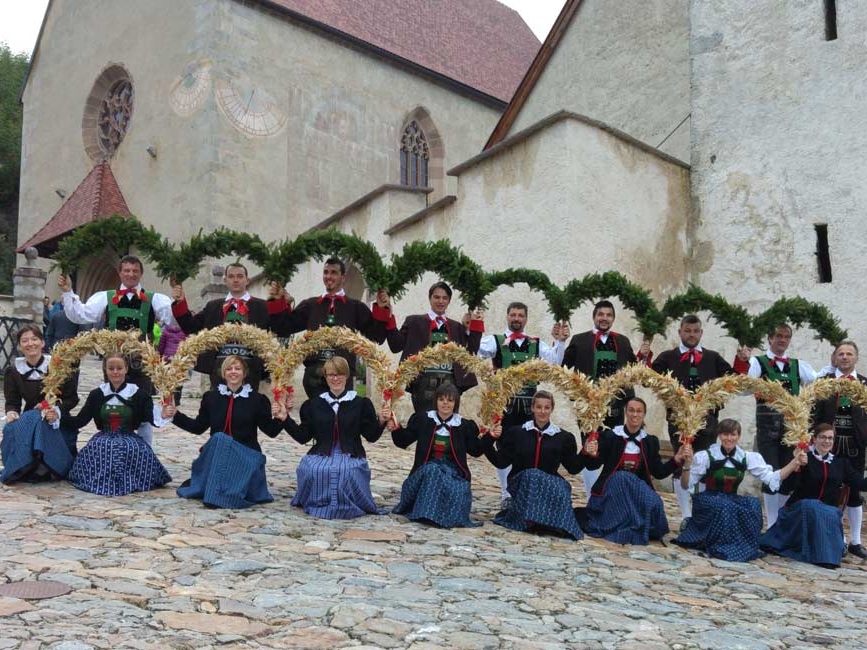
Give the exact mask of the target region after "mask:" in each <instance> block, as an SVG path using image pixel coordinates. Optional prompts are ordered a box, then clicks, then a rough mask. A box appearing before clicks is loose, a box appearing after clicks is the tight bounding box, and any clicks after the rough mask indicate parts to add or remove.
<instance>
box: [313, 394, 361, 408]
mask: <svg viewBox="0 0 867 650" xmlns="http://www.w3.org/2000/svg"><path fill="white" fill-rule="evenodd" d="M357 395H358V393H356V392H355V391H354V390H348V391H346V392H345V393H343V397H340V398H336V397H334V396H333V395H332V394H331V393H329V392H328V391H325V392H324V393H322V394H321V395H320V396H319V397H321V398H322V399H324V400H325V402H326V403H327V404H328V405H329V406H330V407H331V408H332V409H333V410H334V412H335V413H337V409H338V408H339V407H340V405H341V404H342V403H343V402H351V401H352V400H354V399H355V398H356V396H357Z"/></svg>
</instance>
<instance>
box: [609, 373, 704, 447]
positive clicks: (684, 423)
mask: <svg viewBox="0 0 867 650" xmlns="http://www.w3.org/2000/svg"><path fill="white" fill-rule="evenodd" d="M599 386H600V388H601V389H603V390H604V391H605V392H606V393H607V394H608V395H610V396H611V397H612V398H613V397H615V396H616V395H618V394H620V393H621V392H622V391H623V389H624V388H628V387H631V386H643V387H644V388H648V389H650V390H651V391H653V393H654V394H655V395H656V396H657V397H658V398H659V399H660V401H661V402H662V403H663V404H664V405H665V408H667V409H669V410H671V411H672V417H673V418H674V424H675V426H676V427H677V430H678V431H681V432H688V431H693V435H694V432H695V431H698V430H699V429H701V425H702V424H703V422H704V415H703V414H702V415H701V416H700V417H699V418H698V426H696V417H695V413H693V408H692V406H691V403H692V394H691V393H690V392H689V391H688V390H687V389H686V388H684V386H683V385H682V384H681V383H680V382H679V381H677V379H675V378H674V377H672V376H671V373H666V374H664V375H661V374H659V373H658V372H656V371H654V370H652V369H651V368H649V367H648V366H646V365H644V364H639V363H633V364H630V365H628V366H625V367H624V368H621V369H620V370H618V371H617V372H616V373H614V374H613V375H610V376H608V377H605V378H604V379H602V380H601V381H600V382H599ZM683 438H684V440H687V439H689V440H691V439H692V436H687V435H684V436H683Z"/></svg>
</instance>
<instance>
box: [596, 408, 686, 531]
mask: <svg viewBox="0 0 867 650" xmlns="http://www.w3.org/2000/svg"><path fill="white" fill-rule="evenodd" d="M624 408H625V410H626V417H625V421H624V424H623V425H620V426H616V427H614V429H606V430H605V431H603V432H602V433H601V434H600V436H599V438H598V440H589V441H588V442H587V444H586V446H585V449H584V451H583V453H584V454H586V455H587V460H586V464H587V468H588V469H598V468H599V467H602V472H601V473H600V475H599V478H598V479H597V480H596V482H595V483H594V484H593V489H592V490H591V493H590V499H589V500H588V501H587V508H586V512H585V514H586V523H585V525H584V526H583V528H584V531H585V532H586V533H587V534H588V535H591V536H593V537H603V538H605V539H607V540H608V541H610V542H614V543H615V544H638V545H646V544H647V543H648V542H649V541H650V540H651V539H657V540H658V539H662V538H663V537H664V536H665V535H666V534H667V533H668V530H669V529H668V520H667V519H666V517H665V510H664V508H663V505H662V499H661V498H660V497H659V495H658V494H657V493H656V490H654V488H653V480H652V479H653V478H656V479H663V478H666V477H667V476H671V474H672V473H673V472H674V471H675V469H677V467H679V466H680V465H681V464H682V459H683V453H684V452H683V447H681V448H680V449H679V450H678V452H677V454H676V455H675V456H674V458H672V459H670V460H668V461H663V460H662V458H661V457H660V455H659V439H658V438H657V437H656V436H653V435H650V434H649V433H647V431H646V430H645V429H644V417H645V415H646V414H647V403H646V402H645V401H644V400H643V399H641V398H639V397H632V398H630V399H629V400H628V401H627V402H626V404H625V405H624Z"/></svg>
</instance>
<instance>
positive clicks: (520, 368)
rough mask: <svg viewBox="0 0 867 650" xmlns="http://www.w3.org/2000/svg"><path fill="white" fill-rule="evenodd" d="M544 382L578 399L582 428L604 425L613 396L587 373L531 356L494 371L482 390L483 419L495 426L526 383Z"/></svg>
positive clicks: (578, 411) (487, 423) (481, 416)
mask: <svg viewBox="0 0 867 650" xmlns="http://www.w3.org/2000/svg"><path fill="white" fill-rule="evenodd" d="M543 381H544V382H548V383H551V384H553V385H554V387H555V388H556V389H557V390H559V391H560V392H562V393H563V394H564V395H565V396H566V397H568V398H569V399H571V400H574V409H575V412H576V414H577V416H578V420H579V422H580V423H581V426H582V428H585V429H587V430H589V431H595V430H596V429H597V428H598V427H599V425H601V423H602V420H603V419H604V417H605V413H606V412H607V410H608V403H609V402H610V401H611V396H610V395H609V394H608V393H606V392H604V391H602V390H600V388H599V387H598V386H595V385H594V384H593V382H592V381H590V379H589V378H588V377H587V376H586V375H583V374H581V373H580V372H571V371H569V370H566V369H565V368H562V367H561V366H555V365H552V364H550V363H548V362H547V361H544V360H542V359H531V360H529V361H525V362H524V363H521V364H518V365H514V366H510V367H508V368H506V369H504V370H499V371H497V372H496V373H494V375H493V376H492V378H491V379H490V380H489V381H488V382H487V387H486V388H485V390H484V391H483V392H482V406H481V410H480V412H479V417H480V418H481V420H482V422H483V423H485V424H486V425H491V426H492V425H493V424H495V423H497V422H499V421H500V420H501V419H502V414H503V411H505V410H506V406H507V405H508V403H509V400H510V399H512V398H513V397H514V396H515V395H517V394H518V393H519V392H520V391H521V389H522V388H523V387H524V386H525V385H527V384H530V383H539V382H543Z"/></svg>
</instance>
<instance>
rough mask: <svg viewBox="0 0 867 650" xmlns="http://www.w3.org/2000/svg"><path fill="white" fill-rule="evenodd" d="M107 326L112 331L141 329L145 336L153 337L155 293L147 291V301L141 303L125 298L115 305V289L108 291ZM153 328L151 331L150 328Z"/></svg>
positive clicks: (135, 299) (137, 299)
mask: <svg viewBox="0 0 867 650" xmlns="http://www.w3.org/2000/svg"><path fill="white" fill-rule="evenodd" d="M105 293H106V296H107V299H108V300H107V303H106V309H105V311H106V324H107V325H108V329H110V330H132V329H136V328H137V329H139V330H141V331H142V333H143V334H145V335H147V336H151V335H152V332H151V331H150V330H152V329H153V327H152V325H153V321H152V320H151V313H152V309H151V308H152V306H153V297H154V294H153V292H150V291H145V296H146V297H147V300H145V301H141V300H139V298H137V297H134V298H132V300H128V299H127V298H126V297H125V296H124V297H123V298H121V299H120V301H119V302H118V304H116V305H115V304H114V302H113V299H114V297H115V296H116V295H117V291H115V290H114V289H112V290H110V291H106V292H105ZM149 325H150V326H151V327H150V329H149V328H148V326H149Z"/></svg>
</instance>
